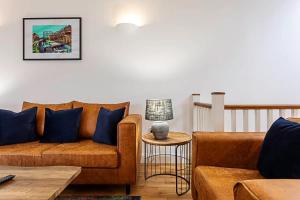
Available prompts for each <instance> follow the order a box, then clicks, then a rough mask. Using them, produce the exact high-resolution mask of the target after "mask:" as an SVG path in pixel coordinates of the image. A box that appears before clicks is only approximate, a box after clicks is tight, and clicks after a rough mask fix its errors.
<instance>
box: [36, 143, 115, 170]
mask: <svg viewBox="0 0 300 200" xmlns="http://www.w3.org/2000/svg"><path fill="white" fill-rule="evenodd" d="M42 160H43V164H44V165H65V166H81V167H95V168H116V167H118V152H117V147H116V146H111V145H106V144H98V143H95V142H93V141H92V140H82V141H80V142H76V143H64V144H59V145H57V146H54V147H53V148H50V149H48V150H46V151H44V152H43V155H42Z"/></svg>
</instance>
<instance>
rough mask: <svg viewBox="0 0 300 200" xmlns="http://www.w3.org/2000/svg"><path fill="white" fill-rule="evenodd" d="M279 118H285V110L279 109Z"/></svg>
mask: <svg viewBox="0 0 300 200" xmlns="http://www.w3.org/2000/svg"><path fill="white" fill-rule="evenodd" d="M279 117H283V118H285V110H284V109H279Z"/></svg>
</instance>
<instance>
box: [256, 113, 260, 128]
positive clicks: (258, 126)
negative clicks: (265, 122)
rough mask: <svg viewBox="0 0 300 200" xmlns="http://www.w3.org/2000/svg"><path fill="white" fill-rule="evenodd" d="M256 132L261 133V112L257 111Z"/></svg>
mask: <svg viewBox="0 0 300 200" xmlns="http://www.w3.org/2000/svg"><path fill="white" fill-rule="evenodd" d="M255 131H256V132H259V131H260V110H255Z"/></svg>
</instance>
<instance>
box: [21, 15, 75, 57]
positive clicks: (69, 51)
mask: <svg viewBox="0 0 300 200" xmlns="http://www.w3.org/2000/svg"><path fill="white" fill-rule="evenodd" d="M23 59H24V60H81V18H80V17H70V18H24V19H23Z"/></svg>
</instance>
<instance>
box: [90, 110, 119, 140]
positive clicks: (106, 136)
mask: <svg viewBox="0 0 300 200" xmlns="http://www.w3.org/2000/svg"><path fill="white" fill-rule="evenodd" d="M124 112H125V108H120V109H118V110H113V111H110V110H107V109H105V108H101V109H100V112H99V115H98V120H97V126H96V131H95V134H94V136H93V140H94V141H95V142H98V143H102V144H109V145H117V134H118V133H117V129H118V123H119V122H120V121H121V120H122V119H123V116H124Z"/></svg>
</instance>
